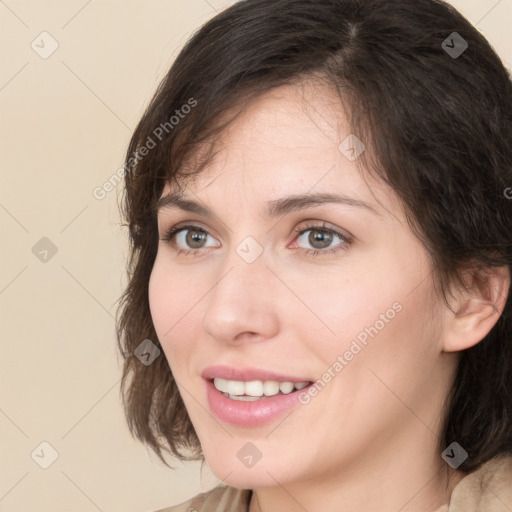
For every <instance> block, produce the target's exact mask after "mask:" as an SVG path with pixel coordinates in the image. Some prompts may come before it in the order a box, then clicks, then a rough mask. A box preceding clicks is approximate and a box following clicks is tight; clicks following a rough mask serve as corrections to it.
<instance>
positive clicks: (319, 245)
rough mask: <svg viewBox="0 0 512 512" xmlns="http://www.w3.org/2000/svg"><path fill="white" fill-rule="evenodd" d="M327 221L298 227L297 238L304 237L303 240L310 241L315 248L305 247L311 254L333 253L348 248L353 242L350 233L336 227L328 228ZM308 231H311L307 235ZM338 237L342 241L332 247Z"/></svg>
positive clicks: (306, 251)
mask: <svg viewBox="0 0 512 512" xmlns="http://www.w3.org/2000/svg"><path fill="white" fill-rule="evenodd" d="M325 226H326V223H325V222H324V223H323V224H322V225H318V224H306V227H304V225H302V226H300V227H298V228H297V229H296V230H295V231H296V232H297V233H299V236H298V237H297V240H300V239H301V238H302V239H303V242H304V241H305V242H306V243H309V244H310V245H312V246H313V249H305V250H304V252H305V253H306V254H309V255H313V256H319V255H325V254H332V253H334V252H337V251H339V250H346V249H348V247H349V246H350V244H351V243H352V238H351V237H350V236H349V235H348V234H343V233H341V231H338V230H337V229H334V228H326V227H325ZM306 233H310V234H309V236H307V237H305V235H306ZM336 238H338V239H339V240H340V241H341V243H339V244H338V245H335V246H334V247H331V244H332V242H333V241H334V240H335V239H336Z"/></svg>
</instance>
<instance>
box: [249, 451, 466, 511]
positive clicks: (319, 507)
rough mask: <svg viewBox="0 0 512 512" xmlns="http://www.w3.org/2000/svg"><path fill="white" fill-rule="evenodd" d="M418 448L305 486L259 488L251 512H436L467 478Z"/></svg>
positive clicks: (303, 483)
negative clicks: (429, 458) (343, 511)
mask: <svg viewBox="0 0 512 512" xmlns="http://www.w3.org/2000/svg"><path fill="white" fill-rule="evenodd" d="M416 445H417V448H416V450H413V453H411V452H410V449H411V448H414V446H402V449H403V451H402V452H396V453H398V455H397V456H396V457H395V458H393V459H388V460H387V462H386V460H385V459H384V463H380V464H378V463H376V460H375V459H373V460H368V461H364V460H360V461H358V463H357V464H355V465H350V467H346V468H344V469H343V468H340V471H337V472H336V473H335V472H334V471H333V469H332V468H331V469H330V471H326V473H325V474H323V475H318V476H316V477H314V478H308V479H306V480H303V481H300V482H292V483H284V484H279V485H276V486H274V487H265V488H259V489H254V490H253V493H252V497H251V501H250V506H249V512H272V511H275V510H286V511H287V512H304V510H307V511H308V512H339V510H340V505H342V507H343V509H344V510H350V511H351V512H370V511H374V510H379V512H396V511H398V510H400V512H435V511H436V510H437V509H438V508H439V507H441V506H443V505H444V504H448V503H449V502H450V497H451V494H452V491H453V489H454V487H455V486H456V485H457V484H458V483H459V481H460V480H461V479H462V478H463V477H464V476H465V475H464V473H462V472H459V471H456V470H453V469H452V468H450V467H449V466H448V465H447V464H446V463H445V462H444V461H443V460H442V459H441V458H440V457H433V458H432V459H431V460H430V463H429V461H425V453H421V448H422V444H421V443H419V442H417V443H416ZM414 452H415V453H414ZM381 460H382V459H381ZM390 461H391V462H390ZM417 461H421V462H422V463H421V464H419V463H418V462H417ZM334 474H336V476H334Z"/></svg>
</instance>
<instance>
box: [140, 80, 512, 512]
mask: <svg viewBox="0 0 512 512" xmlns="http://www.w3.org/2000/svg"><path fill="white" fill-rule="evenodd" d="M350 133H351V131H350V128H349V126H348V125H347V122H346V118H345V116H344V113H343V110H342V108H341V106H340V103H339V98H338V97H337V96H336V95H335V94H334V93H333V92H332V91H331V90H330V89H327V88H326V87H325V86H321V85H319V84H315V83H313V82H311V83H309V82H305V83H304V84H303V86H302V87H292V86H286V87H280V88H279V89H276V90H274V91H272V92H271V93H268V94H266V95H264V96H262V97H260V98H259V99H257V100H256V101H254V102H253V103H252V104H251V105H250V107H249V108H247V109H246V111H245V112H244V114H243V116H242V117H240V118H238V119H237V120H236V121H235V122H234V123H233V124H232V125H230V127H229V128H227V129H226V130H225V132H224V137H223V149H222V151H221V152H220V153H218V155H217V157H216V158H215V160H214V162H213V164H212V165H210V166H209V167H207V168H206V170H205V171H203V173H202V174H201V175H200V176H199V177H198V179H197V181H195V182H194V183H192V184H189V186H188V187H187V190H186V194H187V197H190V198H192V199H194V200H196V201H200V202H201V203H202V204H205V205H207V206H208V207H209V208H211V209H212V210H213V211H214V212H215V214H216V216H217V217H218V218H217V219H208V218H205V217H202V216H200V215H198V214H195V213H189V212H184V211H181V210H179V209H177V208H166V209H162V210H161V211H160V212H159V214H158V228H159V235H160V238H163V237H164V235H165V232H166V230H168V229H169V228H170V227H172V226H175V225H177V224H178V223H179V224H188V223H191V224H194V225H197V226H199V227H202V228H204V229H206V230H207V231H208V232H209V235H208V237H207V239H206V240H204V242H203V246H201V244H198V245H195V246H192V247H193V248H192V249H191V250H195V251H196V252H197V251H201V248H200V247H204V248H209V249H208V250H209V252H203V254H202V255H200V256H194V255H193V254H189V255H186V254H185V252H186V251H185V252H184V253H182V254H179V255H178V254H177V250H178V249H187V248H188V249H190V248H191V246H190V245H188V246H187V245H186V244H187V242H186V239H185V235H187V234H188V232H187V231H185V232H182V233H181V235H178V238H175V239H174V241H170V242H164V241H160V242H159V248H158V254H157V257H156V261H155V264H154V268H153V271H152V274H151V279H150V283H149V299H150V307H151V314H152V318H153V322H154V325H155V328H156V332H157V334H158V338H159V340H160V342H161V344H162V347H163V350H164V352H165V356H166V357H167V359H168V361H169V364H170V367H171V370H172V372H173V375H174V376H175V378H176V380H177V382H178V384H179V389H180V393H181V396H182V398H183V401H184V403H185V406H186V408H187V411H188V413H189V415H190V418H191V421H192V423H193V425H194V427H195V429H196V432H197V434H198V436H199V439H200V440H201V444H202V448H203V451H204V454H205V457H206V460H207V462H208V464H209V466H210V468H211V469H212V471H213V472H214V474H215V475H216V476H217V477H218V478H219V479H222V480H223V481H224V483H226V484H228V485H232V486H235V487H239V488H251V489H253V490H254V495H253V499H252V500H251V503H250V512H270V511H273V510H287V511H291V512H294V511H301V512H303V511H304V510H307V511H308V512H315V511H320V510H321V511H322V512H330V511H333V512H334V511H339V510H340V505H341V504H343V509H344V510H351V511H352V512H363V511H365V512H368V511H374V510H379V511H380V512H397V511H398V510H400V511H401V512H413V511H414V512H419V511H425V512H427V511H430V512H432V511H434V510H436V509H437V508H438V507H440V506H441V505H443V504H444V503H448V501H449V498H450V495H451V492H452V490H453V487H454V486H455V485H456V484H457V483H458V482H459V481H460V479H461V478H462V477H463V476H464V475H463V474H462V473H461V472H459V471H455V470H452V469H451V468H450V467H449V466H448V465H447V464H446V463H445V462H444V460H443V459H442V458H441V456H440V453H439V450H438V447H437V443H438V437H439V434H440V429H441V421H442V417H443V409H442V404H443V400H444V398H445V396H446V394H447V393H448V391H449V389H450V388H451V386H452V382H453V377H454V372H455V369H456V364H457V360H458V355H459V354H458V353H457V351H460V350H463V349H465V348H468V347H469V346H471V345H474V344H475V343H477V342H478V341H479V340H481V339H482V338H483V337H484V336H485V334H486V333H487V332H488V331H489V330H490V329H491V328H492V326H493V325H494V323H495V322H496V320H497V319H498V315H497V314H496V312H495V311H494V309H493V308H492V307H491V306H489V304H488V303H487V302H486V301H484V300H481V299H478V298H477V299H474V298H470V297H466V296H464V295H460V297H459V299H460V300H459V301H458V302H457V304H456V306H461V307H462V306H463V307H464V309H465V311H466V313H465V315H463V316H461V317H459V318H457V317H455V315H453V313H451V312H450V311H449V310H448V309H447V308H446V307H445V305H444V303H443V302H442V299H441V298H440V297H439V296H437V295H436V293H435V292H434V288H433V281H432V279H433V278H432V274H431V269H432V266H431V263H430V261H429V258H428V255H427V252H426V250H425V248H424V247H423V245H422V244H421V242H420V241H419V240H418V239H417V238H416V237H415V236H414V235H413V233H412V231H411V230H410V228H409V226H408V224H407V222H406V220H405V217H404V212H403V210H402V208H401V206H400V203H399V201H398V198H397V196H396V194H395V193H394V191H393V190H392V189H390V188H388V187H387V186H386V185H385V184H383V183H379V182H377V181H375V180H370V179H369V178H366V180H365V179H364V178H363V176H362V174H361V172H360V170H359V169H358V161H357V160H356V161H354V162H352V161H349V160H348V159H347V158H346V157H345V156H344V155H343V154H342V153H341V152H340V150H339V149H338V146H339V144H340V142H341V141H342V140H344V139H345V138H346V137H347V135H349V134H350ZM366 150H367V151H369V148H367V149H366ZM170 190H172V185H170V184H168V185H167V186H166V187H165V189H164V191H163V194H162V195H165V194H167V192H169V191H170ZM333 191H334V192H337V193H343V194H344V195H346V196H348V197H351V198H355V199H358V200H361V201H365V202H366V203H368V204H369V205H371V206H372V208H374V209H375V210H376V211H377V212H378V214H374V213H372V212H371V211H369V210H366V209H364V208H358V207H355V206H350V205H345V204H321V205H317V206H314V207H309V208H308V209H305V210H302V211H298V212H292V213H287V214H286V215H284V216H282V217H280V218H276V219H266V218H265V217H264V216H263V207H264V205H265V203H266V202H267V201H268V200H270V199H276V198H281V197H284V196H288V195H292V194H299V193H306V192H311V193H314V192H333ZM306 221H307V224H314V225H316V226H322V224H323V223H324V222H326V223H327V227H333V228H335V229H339V230H342V232H347V233H349V234H350V235H351V237H352V242H351V243H350V244H349V245H346V244H343V241H342V240H341V239H340V238H338V237H337V236H336V235H333V239H332V241H331V242H330V243H329V241H327V242H321V240H320V241H319V240H318V238H316V239H315V238H313V237H314V235H316V236H317V237H318V231H315V230H314V228H313V231H308V232H306V233H305V234H303V235H298V234H297V233H296V232H294V228H297V227H299V228H301V227H303V228H304V229H306V228H307V226H306V225H305V224H306ZM192 234H196V232H192ZM309 235H311V237H309ZM247 236H251V237H253V238H254V239H255V240H256V241H257V242H258V243H259V245H260V246H261V247H262V248H263V253H262V254H261V256H259V257H258V258H257V259H256V260H255V261H254V262H252V263H250V264H248V263H246V262H245V261H244V260H243V259H242V258H241V257H240V256H239V255H238V254H237V252H236V248H237V246H238V245H239V244H240V243H241V242H242V240H244V239H245V238H246V237H247ZM308 237H309V238H308ZM189 244H190V239H189ZM342 245H343V246H344V249H342V250H339V251H338V252H335V253H328V254H325V255H320V256H311V255H307V254H306V253H305V251H306V250H308V249H309V250H311V249H317V250H323V251H326V250H327V249H331V248H335V247H340V246H342ZM198 247H199V248H198ZM324 247H327V248H324ZM228 271H229V273H228ZM498 279H501V281H499V282H500V283H505V284H506V288H505V289H508V283H509V276H508V274H506V273H502V274H499V275H498ZM507 279H508V281H507ZM504 300H505V299H504V298H503V297H501V298H500V297H494V298H492V302H495V303H496V304H497V305H498V307H499V308H501V307H502V304H504ZM397 302H398V303H399V304H400V305H401V306H402V310H401V311H400V312H399V313H397V314H396V315H395V317H394V318H393V319H392V320H389V321H388V322H387V323H385V327H384V328H383V329H381V330H380V331H379V333H378V335H376V336H375V337H374V338H373V339H372V338H369V340H368V343H367V345H366V346H364V348H363V349H362V350H361V351H360V352H359V353H358V354H357V355H356V356H355V357H354V358H353V359H352V360H351V361H349V362H348V364H346V366H344V368H343V370H342V371H341V372H339V373H336V374H335V375H336V376H335V377H334V378H332V380H331V381H330V382H329V383H328V384H327V385H326V386H325V388H324V389H323V390H322V391H321V392H319V393H318V395H317V396H316V397H314V398H312V399H311V401H310V403H308V404H307V405H299V406H297V407H295V408H294V409H293V411H292V412H291V414H289V415H286V414H285V417H283V418H282V419H280V420H278V421H275V422H272V423H269V424H267V425H264V426H261V427H251V428H243V427H237V426H233V425H230V424H227V423H223V422H222V421H220V420H219V419H217V418H216V417H214V416H213V415H212V413H211V411H210V409H209V406H208V402H207V397H206V389H205V385H204V381H203V379H202V378H201V376H200V372H201V371H202V370H203V369H204V368H205V367H207V366H210V365H213V364H226V365H229V366H240V365H243V366H250V367H256V368H261V369H269V370H273V371H276V372H279V373H284V374H292V375H296V376H304V377H306V379H305V380H316V379H320V378H321V376H322V374H323V373H324V372H326V371H327V370H328V368H329V367H331V368H332V366H333V363H334V362H335V361H336V360H337V357H338V355H343V354H344V353H345V351H346V350H348V349H349V347H350V344H351V342H352V340H354V338H355V337H356V336H357V335H358V334H359V333H361V331H363V330H364V328H365V327H369V326H373V325H374V324H375V323H376V321H377V320H379V318H381V317H380V315H381V314H384V313H385V312H386V311H387V310H389V309H390V308H391V307H392V305H393V304H394V303H397ZM500 310H501V309H500ZM247 442H252V443H253V444H255V445H256V447H257V448H258V449H259V451H260V452H261V453H262V457H261V459H260V460H259V461H258V462H257V463H256V464H255V465H254V466H252V467H251V468H247V467H246V466H245V465H244V464H242V462H241V461H240V460H239V459H238V457H237V452H238V451H239V450H240V449H241V448H242V447H243V446H244V445H245V444H246V443H247Z"/></svg>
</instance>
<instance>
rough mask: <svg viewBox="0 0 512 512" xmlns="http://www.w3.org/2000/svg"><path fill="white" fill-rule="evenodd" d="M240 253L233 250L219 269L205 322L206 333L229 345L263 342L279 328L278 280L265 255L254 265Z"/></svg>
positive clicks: (209, 296) (209, 299)
mask: <svg viewBox="0 0 512 512" xmlns="http://www.w3.org/2000/svg"><path fill="white" fill-rule="evenodd" d="M240 254H242V256H240ZM240 254H239V253H237V251H236V250H235V248H233V249H232V250H231V252H230V254H229V256H228V257H226V259H225V260H224V262H223V264H222V265H221V266H219V268H218V272H216V277H215V281H212V283H213V284H212V288H211V291H210V292H209V293H208V294H207V296H206V297H205V299H206V300H207V301H208V302H207V304H208V305H207V309H206V311H205V314H204V316H203V319H202V327H203V329H204V330H205V332H207V333H208V334H209V335H210V336H212V337H213V338H214V339H216V340H219V341H222V342H224V343H229V344H239V343H241V342H243V341H244V340H245V341H262V340H264V339H268V338H272V337H274V336H275V335H276V334H277V332H278V329H279V321H278V315H279V302H280V301H279V298H278V297H279V290H278V286H279V281H278V280H277V279H276V277H275V275H274V274H273V273H272V272H271V271H270V270H269V268H268V267H267V264H266V259H265V253H264V252H263V254H261V255H259V256H258V257H257V258H256V259H255V260H254V261H252V262H249V261H250V259H244V257H245V256H244V254H243V252H240Z"/></svg>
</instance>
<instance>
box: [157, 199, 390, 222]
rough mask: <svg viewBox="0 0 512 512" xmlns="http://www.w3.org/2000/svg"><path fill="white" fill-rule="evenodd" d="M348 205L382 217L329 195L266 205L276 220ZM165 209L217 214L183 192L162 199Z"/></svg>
mask: <svg viewBox="0 0 512 512" xmlns="http://www.w3.org/2000/svg"><path fill="white" fill-rule="evenodd" d="M328 203H333V204H346V205H349V206H355V207H357V208H362V209H366V210H368V211H370V212H371V213H373V214H374V215H378V216H380V217H381V216H382V214H381V213H379V212H378V211H377V210H376V209H375V208H373V206H371V205H369V204H368V203H365V202H364V201H361V200H359V199H353V198H351V197H347V196H343V195H337V194H329V193H316V194H298V195H292V196H288V197H283V198H280V199H274V200H272V201H268V202H267V203H266V209H265V212H264V214H265V217H267V218H269V219H270V218H274V217H279V216H281V215H286V214H287V213H291V212H295V211H300V210H304V209H306V208H310V207H313V206H317V205H322V204H328ZM163 208H179V209H181V210H184V211H187V212H192V213H197V214H199V215H202V216H204V217H207V218H209V219H212V218H214V217H215V214H214V213H213V212H212V210H210V209H209V208H208V207H207V206H205V205H202V204H199V203H197V202H196V201H193V200H191V199H185V198H184V197H183V193H182V192H174V193H171V194H167V195H165V196H163V197H161V198H160V199H159V200H158V201H157V202H156V204H155V211H156V213H157V214H158V212H159V211H160V210H161V209H163Z"/></svg>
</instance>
